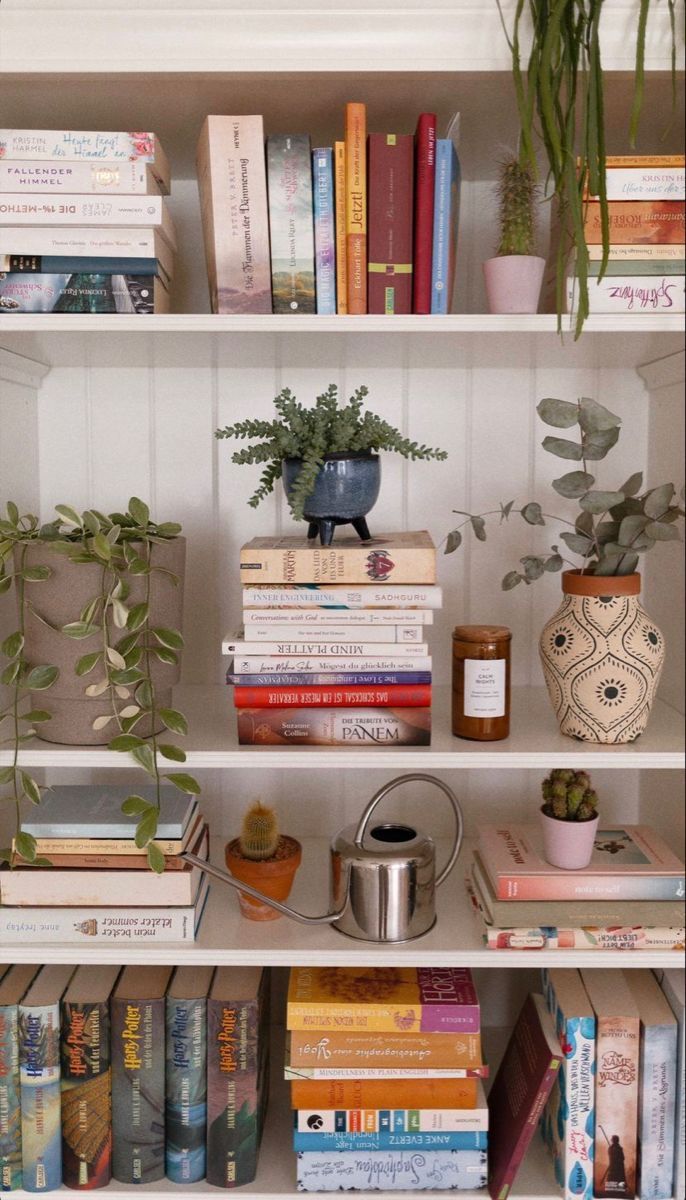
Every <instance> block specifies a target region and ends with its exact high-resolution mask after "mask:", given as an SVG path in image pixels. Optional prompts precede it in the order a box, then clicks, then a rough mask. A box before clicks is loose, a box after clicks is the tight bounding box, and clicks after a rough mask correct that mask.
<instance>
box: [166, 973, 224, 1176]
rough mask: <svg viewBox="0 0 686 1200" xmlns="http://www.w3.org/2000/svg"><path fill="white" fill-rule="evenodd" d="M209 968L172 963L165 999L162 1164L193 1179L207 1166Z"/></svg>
mask: <svg viewBox="0 0 686 1200" xmlns="http://www.w3.org/2000/svg"><path fill="white" fill-rule="evenodd" d="M213 974H214V968H213V967H197V966H195V965H193V966H189V967H177V968H176V970H175V972H174V976H173V978H172V981H171V983H170V985H169V988H168V990H167V1000H166V1024H167V1032H166V1046H167V1058H166V1104H165V1130H166V1144H165V1169H166V1174H167V1178H168V1179H171V1180H172V1182H173V1183H197V1182H198V1181H199V1180H200V1179H204V1178H205V1171H206V1168H207V994H208V992H209V990H210V985H211V983H212V976H213Z"/></svg>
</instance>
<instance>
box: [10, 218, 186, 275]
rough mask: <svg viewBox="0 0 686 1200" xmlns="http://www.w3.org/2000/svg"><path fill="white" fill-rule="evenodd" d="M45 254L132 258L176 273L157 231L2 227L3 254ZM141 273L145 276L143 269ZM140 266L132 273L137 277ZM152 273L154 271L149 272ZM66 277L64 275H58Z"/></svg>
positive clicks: (170, 250)
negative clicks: (154, 262)
mask: <svg viewBox="0 0 686 1200" xmlns="http://www.w3.org/2000/svg"><path fill="white" fill-rule="evenodd" d="M10 254H18V255H33V256H36V255H39V256H40V255H45V256H46V258H66V259H74V258H85V259H94V258H114V259H118V258H124V259H127V258H133V259H143V260H148V261H149V260H151V259H155V260H156V261H157V262H159V264H160V266H161V268H162V270H163V271H164V274H165V275H166V276H167V277H171V276H172V275H173V274H174V253H173V251H172V248H171V246H170V245H169V244H168V242H166V241H165V240H164V238H163V237H162V236H161V235H160V234H159V233H158V231H157V230H156V229H153V228H149V229H126V228H121V227H119V228H116V229H98V228H97V227H94V228H91V229H89V228H87V227H85V226H81V227H79V226H73V225H72V226H64V227H62V226H59V225H55V226H53V227H50V226H26V225H18V226H13V225H11V226H8V225H2V226H0V255H10ZM140 271H141V273H145V271H144V269H143V268H140ZM138 272H139V268H138V267H137V268H136V270H135V271H133V272H132V274H134V275H135V274H137V273H138ZM147 273H148V274H151V273H152V272H147ZM57 274H63V272H59V271H58V272H57Z"/></svg>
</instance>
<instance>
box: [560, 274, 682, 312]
mask: <svg viewBox="0 0 686 1200" xmlns="http://www.w3.org/2000/svg"><path fill="white" fill-rule="evenodd" d="M576 288H577V282H576V279H575V278H573V277H570V278H569V279H568V280H567V307H568V309H569V311H570V312H573V311H574V310H575V309H576V306H577V303H578V296H577V290H576ZM589 305H590V312H592V313H614V312H622V313H624V312H625V313H632V312H663V313H668V312H673V313H682V312H684V311H686V281H685V280H684V277H683V275H671V274H666V273H664V272H660V273H659V274H656V275H650V276H646V275H632V274H630V272H629V271H627V273H626V274H623V275H606V276H605V278H604V279H598V280H595V279H591V281H590V283H589Z"/></svg>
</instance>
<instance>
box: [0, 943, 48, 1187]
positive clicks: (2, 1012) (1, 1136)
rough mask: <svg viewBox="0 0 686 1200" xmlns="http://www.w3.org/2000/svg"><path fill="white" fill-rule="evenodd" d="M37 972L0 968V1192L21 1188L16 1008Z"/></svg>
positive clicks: (30, 968) (29, 967) (26, 967)
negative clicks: (0, 975)
mask: <svg viewBox="0 0 686 1200" xmlns="http://www.w3.org/2000/svg"><path fill="white" fill-rule="evenodd" d="M38 970H39V968H38V967H37V966H35V965H31V964H28V963H20V964H17V965H16V966H13V967H9V968H7V967H3V968H2V979H1V980H0V1192H13V1191H15V1190H16V1189H17V1188H20V1187H21V1186H22V1169H21V1100H20V1082H19V1004H20V1002H21V1000H22V999H23V997H24V994H25V993H26V989H27V988H28V987H29V985H30V983H31V981H32V979H33V978H34V976H35V975H36V972H37V971H38Z"/></svg>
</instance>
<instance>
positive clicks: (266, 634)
mask: <svg viewBox="0 0 686 1200" xmlns="http://www.w3.org/2000/svg"><path fill="white" fill-rule="evenodd" d="M243 635H244V637H245V640H246V641H247V642H282V641H294V642H304V641H308V640H309V641H311V642H324V643H325V642H338V641H350V640H351V638H354V639H355V640H357V639H358V638H359V640H360V641H361V642H391V643H393V642H395V643H397V644H399V645H406V644H407V643H415V642H421V641H422V638H423V637H424V631H423V628H422V626H421V625H358V626H353V628H352V629H351V628H350V627H349V626H346V625H324V626H320V627H318V626H316V625H314V624H311V625H307V624H305V625H296V624H295V623H293V624H288V623H286V624H284V625H260V624H259V622H258V623H257V624H253V623H252V621H246V623H245V627H244V631H243ZM227 641H231V638H228V639H227ZM224 653H225V654H226V653H229V652H228V651H224ZM230 653H233V651H230Z"/></svg>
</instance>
